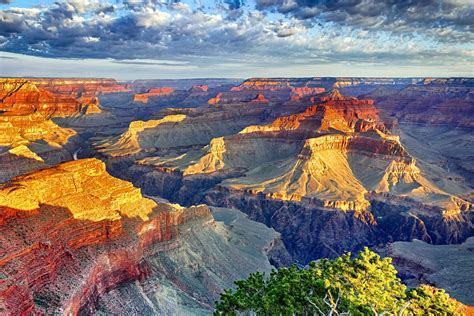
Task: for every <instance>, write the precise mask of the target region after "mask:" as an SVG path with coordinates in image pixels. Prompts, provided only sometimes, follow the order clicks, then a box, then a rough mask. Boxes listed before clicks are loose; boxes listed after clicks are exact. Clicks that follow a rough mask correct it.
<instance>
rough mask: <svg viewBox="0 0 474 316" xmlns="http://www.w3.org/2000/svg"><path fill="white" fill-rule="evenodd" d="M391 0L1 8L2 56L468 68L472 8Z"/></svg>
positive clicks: (150, 0) (157, 1) (95, 1)
mask: <svg viewBox="0 0 474 316" xmlns="http://www.w3.org/2000/svg"><path fill="white" fill-rule="evenodd" d="M399 2H400V1H395V0H384V1H382V0H381V1H375V0H334V1H329V0H319V1H311V0H257V1H256V2H251V1H250V0H247V1H245V3H244V1H242V0H239V1H234V0H220V1H216V2H214V4H215V5H209V3H208V4H207V5H202V4H200V2H199V1H188V2H186V3H185V2H182V1H175V0H169V1H168V0H122V1H116V0H109V1H106V0H65V1H57V2H54V3H52V4H50V5H47V6H38V7H33V8H6V9H4V10H0V50H2V51H6V52H12V53H20V54H26V55H32V56H42V57H50V58H79V59H89V58H90V59H114V60H116V62H111V64H113V63H119V64H120V63H121V64H127V65H151V63H154V65H157V66H172V67H176V66H175V65H178V64H179V63H182V64H179V65H189V66H193V67H197V68H199V69H206V68H213V67H214V68H215V69H220V68H219V67H220V65H245V67H249V69H250V68H251V69H266V68H271V67H277V66H278V67H281V65H285V67H286V66H287V67H291V66H292V65H295V66H300V65H304V64H306V65H325V64H334V63H338V64H344V65H346V66H351V65H356V64H357V65H363V64H367V65H374V64H376V65H392V66H394V65H425V64H430V65H443V66H450V65H462V64H466V63H472V62H473V59H474V56H472V44H470V43H472V41H466V38H469V36H471V35H470V34H471V29H472V28H471V24H472V20H470V19H469V16H470V15H472V11H469V8H466V7H465V5H464V3H463V2H457V1H455V0H451V1H444V2H442V6H441V8H438V7H435V5H434V0H423V1H421V0H411V1H406V2H407V3H410V5H408V4H407V5H402V4H399ZM437 3H438V4H439V2H437ZM461 9H465V10H464V13H463V12H461ZM430 10H431V11H430ZM405 11H406V12H409V14H408V13H407V14H405V15H404V14H402V12H405ZM428 12H430V13H428ZM430 14H431V15H433V16H430ZM433 17H438V18H439V21H438V22H435V21H434V18H433ZM441 17H442V18H441ZM430 23H431V24H430ZM436 23H438V24H436ZM422 25H433V27H432V28H429V29H423V28H422V27H421V26H422ZM434 26H436V27H434ZM418 29H420V30H419V31H417V30H418ZM447 43H449V44H447ZM140 60H141V61H140ZM153 60H156V61H153ZM163 60H166V61H167V64H163V62H162V61H163ZM173 62H175V63H176V64H173Z"/></svg>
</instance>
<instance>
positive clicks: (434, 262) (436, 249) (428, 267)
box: [382, 237, 474, 306]
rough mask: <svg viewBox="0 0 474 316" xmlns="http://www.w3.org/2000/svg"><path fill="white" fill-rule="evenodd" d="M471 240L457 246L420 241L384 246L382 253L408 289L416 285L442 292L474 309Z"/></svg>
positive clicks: (473, 240) (472, 240)
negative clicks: (430, 286) (427, 285)
mask: <svg viewBox="0 0 474 316" xmlns="http://www.w3.org/2000/svg"><path fill="white" fill-rule="evenodd" d="M473 246H474V238H473V237H471V238H468V239H467V240H466V241H465V242H464V243H462V244H459V245H431V244H428V243H426V242H423V241H420V240H414V241H412V242H395V243H390V244H388V245H387V246H386V247H385V249H383V251H382V252H383V253H384V254H385V255H387V256H390V257H392V258H393V264H394V265H395V266H396V268H397V270H398V271H399V274H400V276H401V277H402V279H403V280H404V281H405V282H407V283H408V284H409V285H411V286H416V285H419V284H420V283H424V284H431V285H434V286H436V287H439V288H443V289H445V290H446V291H447V292H448V293H449V294H450V295H451V296H452V297H454V298H455V299H457V300H459V301H461V302H462V303H464V304H468V305H471V306H472V305H474V298H473V297H472V295H470V294H471V293H470V289H471V288H472V286H473V282H474V281H473V280H472V278H469V277H466V276H468V275H470V273H471V270H472V261H471V258H472V249H473Z"/></svg>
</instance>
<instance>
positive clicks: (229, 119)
mask: <svg viewBox="0 0 474 316" xmlns="http://www.w3.org/2000/svg"><path fill="white" fill-rule="evenodd" d="M173 113H175V114H171V115H166V116H165V117H163V118H162V119H159V120H150V121H146V122H132V123H131V124H130V126H129V129H128V131H127V132H125V133H123V134H122V135H120V136H119V137H114V138H111V139H107V140H105V141H102V142H98V143H97V144H96V147H97V148H98V150H99V152H101V153H103V154H105V155H107V156H112V157H117V156H128V155H133V154H138V153H150V152H154V151H155V152H156V151H164V152H166V151H169V150H173V149H176V148H178V149H179V148H184V149H190V148H193V147H202V146H204V145H206V144H207V143H208V142H209V141H210V140H211V139H212V138H213V137H220V136H223V135H230V134H234V133H236V132H238V131H240V130H241V129H242V128H244V127H245V126H247V125H250V124H255V123H257V124H258V123H260V122H262V121H265V120H266V119H267V117H268V113H267V110H266V106H265V104H261V105H257V104H256V105H253V104H252V105H247V106H242V107H239V108H231V107H229V108H227V109H225V110H214V109H209V108H205V109H190V110H175V111H173ZM184 113H186V114H184ZM235 117H239V119H238V120H236V119H235ZM137 126H138V127H139V128H138V129H137Z"/></svg>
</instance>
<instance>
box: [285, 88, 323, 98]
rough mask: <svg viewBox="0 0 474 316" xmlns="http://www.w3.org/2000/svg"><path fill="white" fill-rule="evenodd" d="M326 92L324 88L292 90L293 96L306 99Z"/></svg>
mask: <svg viewBox="0 0 474 316" xmlns="http://www.w3.org/2000/svg"><path fill="white" fill-rule="evenodd" d="M324 91H326V89H324V88H322V87H297V88H293V89H292V94H294V95H297V96H299V97H305V96H309V95H315V94H320V93H323V92H324Z"/></svg>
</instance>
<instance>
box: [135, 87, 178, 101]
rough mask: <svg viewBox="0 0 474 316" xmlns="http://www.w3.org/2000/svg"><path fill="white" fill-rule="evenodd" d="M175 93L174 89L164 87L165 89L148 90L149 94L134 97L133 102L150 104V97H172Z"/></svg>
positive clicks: (139, 94) (138, 94)
mask: <svg viewBox="0 0 474 316" xmlns="http://www.w3.org/2000/svg"><path fill="white" fill-rule="evenodd" d="M174 92H175V90H174V89H173V88H170V87H163V88H153V89H150V90H148V92H147V93H137V94H135V95H134V96H133V102H142V103H148V99H149V98H150V97H164V96H170V95H172V94H173V93H174Z"/></svg>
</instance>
